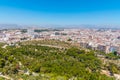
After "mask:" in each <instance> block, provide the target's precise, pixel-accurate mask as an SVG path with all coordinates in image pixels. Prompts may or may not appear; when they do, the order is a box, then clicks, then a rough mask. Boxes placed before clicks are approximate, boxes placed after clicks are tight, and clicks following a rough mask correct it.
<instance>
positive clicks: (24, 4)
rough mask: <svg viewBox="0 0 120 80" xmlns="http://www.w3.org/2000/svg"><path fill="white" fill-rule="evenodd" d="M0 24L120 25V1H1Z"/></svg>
mask: <svg viewBox="0 0 120 80" xmlns="http://www.w3.org/2000/svg"><path fill="white" fill-rule="evenodd" d="M0 23H15V24H37V25H38V24H120V0H0Z"/></svg>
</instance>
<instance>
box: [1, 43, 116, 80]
mask: <svg viewBox="0 0 120 80" xmlns="http://www.w3.org/2000/svg"><path fill="white" fill-rule="evenodd" d="M44 43H45V42H44ZM44 43H42V41H37V42H36V41H32V42H31V41H29V42H23V43H19V45H17V46H7V47H6V48H2V46H1V48H0V77H1V78H0V80H2V79H3V80H4V79H7V80H10V79H13V80H114V79H115V78H114V77H111V76H107V75H105V74H102V73H101V71H102V70H103V68H105V67H106V66H104V64H103V62H102V61H101V60H100V59H99V58H98V57H97V56H96V55H95V52H94V51H91V50H90V51H87V52H86V51H85V50H82V49H80V48H78V47H75V46H70V45H69V44H68V43H65V42H58V41H57V44H56V43H55V42H53V43H51V44H50V42H46V44H44ZM43 44H44V45H43ZM54 44H56V45H54ZM48 45H49V46H48ZM50 45H51V46H50ZM56 46H59V47H56ZM63 46H64V47H63ZM106 68H107V67H106Z"/></svg>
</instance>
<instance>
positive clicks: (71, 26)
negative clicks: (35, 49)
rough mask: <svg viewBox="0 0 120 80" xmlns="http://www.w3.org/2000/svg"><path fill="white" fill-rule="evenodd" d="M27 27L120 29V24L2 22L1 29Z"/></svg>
mask: <svg viewBox="0 0 120 80" xmlns="http://www.w3.org/2000/svg"><path fill="white" fill-rule="evenodd" d="M27 28H54V29H63V28H64V29H72V28H91V29H92V28H95V29H96V28H97V29H100V28H105V29H120V26H119V25H90V24H81V25H51V24H50V25H19V24H0V29H27Z"/></svg>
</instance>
